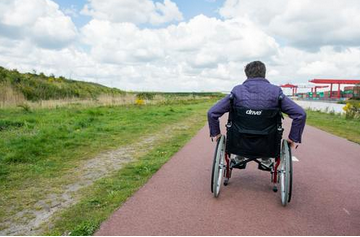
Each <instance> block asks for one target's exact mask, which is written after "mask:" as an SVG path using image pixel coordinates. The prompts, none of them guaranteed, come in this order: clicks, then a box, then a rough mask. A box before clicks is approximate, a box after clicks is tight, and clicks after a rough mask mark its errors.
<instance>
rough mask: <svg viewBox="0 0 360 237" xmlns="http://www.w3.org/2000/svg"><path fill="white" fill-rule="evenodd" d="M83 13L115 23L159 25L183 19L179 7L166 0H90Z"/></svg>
mask: <svg viewBox="0 0 360 237" xmlns="http://www.w3.org/2000/svg"><path fill="white" fill-rule="evenodd" d="M82 13H83V14H85V15H89V16H92V17H93V18H94V19H98V20H106V21H111V22H115V23H120V22H131V23H134V24H142V23H150V24H153V25H159V24H163V23H167V22H172V21H181V20H182V19H183V16H182V13H181V12H180V11H179V9H178V7H177V5H176V4H175V3H174V2H172V1H170V0H164V2H163V3H161V2H155V3H154V2H153V1H151V0H121V1H119V0H107V1H103V0H89V3H88V4H86V5H85V7H84V9H83V10H82Z"/></svg>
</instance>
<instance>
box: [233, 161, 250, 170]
mask: <svg viewBox="0 0 360 237" xmlns="http://www.w3.org/2000/svg"><path fill="white" fill-rule="evenodd" d="M246 164H247V162H239V163H235V162H234V161H231V162H230V169H245V168H246Z"/></svg>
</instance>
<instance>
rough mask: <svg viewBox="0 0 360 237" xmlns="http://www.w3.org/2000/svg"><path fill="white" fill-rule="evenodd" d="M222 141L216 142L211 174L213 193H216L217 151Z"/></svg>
mask: <svg viewBox="0 0 360 237" xmlns="http://www.w3.org/2000/svg"><path fill="white" fill-rule="evenodd" d="M219 143H220V139H219V140H218V141H217V142H216V148H215V152H214V159H213V165H212V172H211V192H212V193H214V185H213V184H214V172H215V164H216V154H217V150H218V148H219Z"/></svg>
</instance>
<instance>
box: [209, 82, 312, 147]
mask: <svg viewBox="0 0 360 237" xmlns="http://www.w3.org/2000/svg"><path fill="white" fill-rule="evenodd" d="M231 94H233V96H234V106H242V107H246V108H250V109H271V108H278V107H279V97H280V96H281V97H282V98H283V99H282V101H281V103H280V107H281V108H280V109H281V111H282V112H284V113H285V114H287V115H289V117H290V118H291V119H292V120H293V121H292V125H291V131H290V134H289V138H290V139H291V140H292V141H294V142H297V143H301V135H302V133H303V130H304V127H305V121H306V113H305V111H304V109H302V108H301V107H300V106H299V105H298V104H296V103H295V102H294V101H292V100H291V99H289V98H288V97H287V96H285V95H284V94H283V92H282V90H281V88H280V87H278V86H275V85H272V84H270V82H269V81H268V80H266V79H265V78H249V79H247V80H246V81H245V82H244V83H243V84H242V85H238V86H235V87H234V89H233V90H232V91H231ZM229 111H230V95H227V96H226V97H225V98H223V99H222V100H220V101H219V102H218V103H216V104H215V105H214V106H213V107H212V108H211V109H210V110H209V111H208V122H209V128H210V136H211V137H214V136H216V135H218V134H219V133H220V126H219V118H220V117H221V116H222V115H223V114H224V113H226V112H229Z"/></svg>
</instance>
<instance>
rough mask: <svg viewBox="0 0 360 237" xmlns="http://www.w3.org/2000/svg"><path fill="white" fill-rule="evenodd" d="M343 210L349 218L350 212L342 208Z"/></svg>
mask: <svg viewBox="0 0 360 237" xmlns="http://www.w3.org/2000/svg"><path fill="white" fill-rule="evenodd" d="M343 210H344V212H345V213H346V214H348V215H349V216H350V212H349V211H348V210H346V209H345V208H343Z"/></svg>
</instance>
